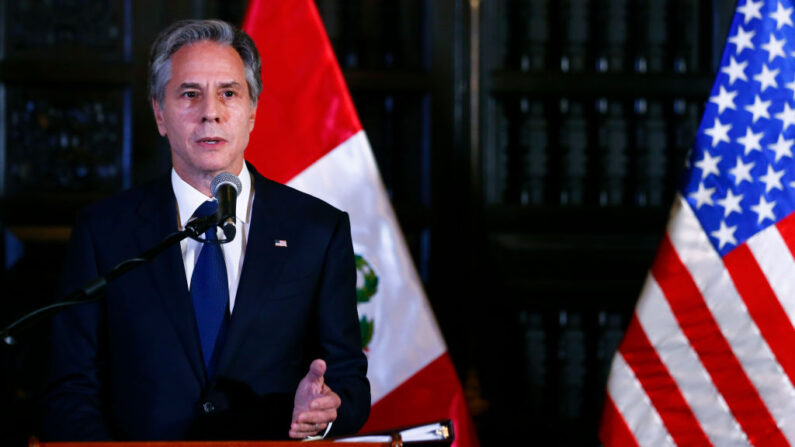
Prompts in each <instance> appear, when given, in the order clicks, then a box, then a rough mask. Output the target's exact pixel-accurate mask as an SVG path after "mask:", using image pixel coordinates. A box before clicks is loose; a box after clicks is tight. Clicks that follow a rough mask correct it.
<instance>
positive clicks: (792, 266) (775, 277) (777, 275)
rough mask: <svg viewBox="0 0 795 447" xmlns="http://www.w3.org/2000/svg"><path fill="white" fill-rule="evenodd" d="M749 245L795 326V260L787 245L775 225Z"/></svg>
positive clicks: (754, 237) (755, 237)
mask: <svg viewBox="0 0 795 447" xmlns="http://www.w3.org/2000/svg"><path fill="white" fill-rule="evenodd" d="M747 243H748V248H750V249H751V253H753V254H754V258H756V262H757V263H758V264H759V267H760V268H761V269H762V272H763V273H764V274H765V277H767V281H768V283H770V287H771V288H772V289H773V292H775V294H776V297H777V298H778V300H779V302H780V303H781V306H782V307H783V308H784V311H785V312H786V313H787V316H788V317H789V321H790V322H792V323H793V325H795V259H793V257H792V253H791V252H790V251H789V247H787V243H786V242H785V241H784V238H783V237H781V233H779V231H778V228H777V227H776V226H775V225H773V226H770V227H768V228H766V229H765V230H763V231H760V232H759V233H757V234H756V235H754V236H753V237H752V238H750V239H748V242H747Z"/></svg>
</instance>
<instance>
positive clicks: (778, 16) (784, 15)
mask: <svg viewBox="0 0 795 447" xmlns="http://www.w3.org/2000/svg"><path fill="white" fill-rule="evenodd" d="M791 15H792V8H784V7H783V6H782V5H781V2H778V7H777V8H776V12H774V13H772V14H770V17H772V18H773V19H774V20H775V21H776V30H780V29H781V28H782V27H783V26H784V25H789V26H792V17H790V16H791Z"/></svg>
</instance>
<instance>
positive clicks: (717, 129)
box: [704, 111, 767, 147]
mask: <svg viewBox="0 0 795 447" xmlns="http://www.w3.org/2000/svg"><path fill="white" fill-rule="evenodd" d="M765 113H767V111H765ZM731 128H732V125H731V124H725V125H724V124H723V123H721V122H720V120H719V119H718V118H717V117H715V124H713V126H712V127H710V128H709V129H707V130H705V131H704V133H705V134H707V135H709V136H710V137H712V147H715V146H717V145H718V143H720V142H721V141H725V142H726V143H728V142H729V131H730V130H731Z"/></svg>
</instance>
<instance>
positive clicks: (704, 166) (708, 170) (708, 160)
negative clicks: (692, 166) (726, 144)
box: [696, 151, 722, 179]
mask: <svg viewBox="0 0 795 447" xmlns="http://www.w3.org/2000/svg"><path fill="white" fill-rule="evenodd" d="M721 158H722V157H721V156H720V155H718V156H717V157H713V156H712V155H710V154H709V152H708V151H704V158H702V159H701V160H699V161H697V162H696V167H697V168H700V169H701V178H702V179H705V178H707V176H708V175H710V174H715V175H716V176H720V169H718V163H719V162H720V159H721Z"/></svg>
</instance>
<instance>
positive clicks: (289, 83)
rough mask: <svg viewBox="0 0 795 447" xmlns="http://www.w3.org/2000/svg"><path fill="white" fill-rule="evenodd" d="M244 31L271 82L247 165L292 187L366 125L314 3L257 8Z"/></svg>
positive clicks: (266, 82) (295, 0)
mask: <svg viewBox="0 0 795 447" xmlns="http://www.w3.org/2000/svg"><path fill="white" fill-rule="evenodd" d="M243 29H244V30H245V31H246V32H247V33H248V34H249V35H250V36H251V37H252V38H253V39H254V42H255V43H256V44H257V49H258V50H259V53H260V56H261V57H262V83H263V89H262V94H261V95H260V97H259V103H258V105H257V117H256V124H255V126H254V131H253V132H251V137H250V140H249V145H248V149H247V150H246V159H247V160H248V161H250V162H251V163H252V164H254V167H256V168H257V171H259V172H260V173H261V174H263V175H264V176H266V177H268V178H270V179H273V180H276V181H278V182H282V183H285V182H287V181H289V180H290V179H292V178H293V177H295V176H296V175H297V174H299V173H300V172H301V171H303V170H304V169H306V168H307V167H309V166H311V165H312V164H313V163H314V162H315V161H317V160H318V159H319V158H321V157H322V156H324V155H326V154H327V153H328V152H329V151H331V150H332V149H334V148H335V147H337V146H339V145H340V144H341V143H343V142H344V141H346V140H347V139H348V138H350V137H351V136H353V135H354V134H355V133H356V132H358V131H359V130H361V128H362V125H361V124H360V122H359V118H358V116H357V115H356V110H355V109H354V107H353V102H352V101H351V98H350V95H349V94H348V90H347V88H346V87H345V80H344V79H343V77H342V72H340V69H339V67H338V66H337V61H336V59H335V58H334V52H333V51H332V49H331V44H330V43H329V41H328V38H327V37H326V32H325V29H324V28H323V22H322V21H321V19H320V15H319V14H318V12H317V9H316V8H315V4H314V2H312V1H311V0H292V1H289V2H282V1H252V2H249V6H248V10H247V11H246V18H245V20H244V22H243Z"/></svg>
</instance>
